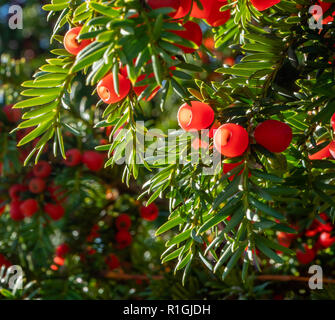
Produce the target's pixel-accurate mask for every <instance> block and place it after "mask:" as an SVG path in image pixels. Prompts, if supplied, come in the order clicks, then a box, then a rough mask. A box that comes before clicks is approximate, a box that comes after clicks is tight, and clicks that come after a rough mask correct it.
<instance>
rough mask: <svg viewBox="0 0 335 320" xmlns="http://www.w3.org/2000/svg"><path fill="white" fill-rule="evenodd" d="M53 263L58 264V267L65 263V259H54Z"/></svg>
mask: <svg viewBox="0 0 335 320" xmlns="http://www.w3.org/2000/svg"><path fill="white" fill-rule="evenodd" d="M54 263H55V264H58V265H59V266H63V265H64V263H65V259H64V258H63V257H55V258H54Z"/></svg>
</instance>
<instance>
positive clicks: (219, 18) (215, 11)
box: [205, 0, 230, 27]
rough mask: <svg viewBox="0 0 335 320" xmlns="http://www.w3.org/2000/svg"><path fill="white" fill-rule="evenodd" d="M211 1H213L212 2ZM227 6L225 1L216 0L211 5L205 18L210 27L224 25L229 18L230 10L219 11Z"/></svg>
mask: <svg viewBox="0 0 335 320" xmlns="http://www.w3.org/2000/svg"><path fill="white" fill-rule="evenodd" d="M212 1H213V0H212ZM226 4H227V1H225V0H224V1H223V0H216V1H214V3H213V6H212V8H211V11H210V13H209V15H208V16H207V17H206V18H205V19H206V21H207V23H208V24H209V25H210V26H212V27H219V26H222V25H224V24H225V23H226V22H227V21H228V20H229V18H230V10H226V11H220V8H221V7H223V6H224V5H226Z"/></svg>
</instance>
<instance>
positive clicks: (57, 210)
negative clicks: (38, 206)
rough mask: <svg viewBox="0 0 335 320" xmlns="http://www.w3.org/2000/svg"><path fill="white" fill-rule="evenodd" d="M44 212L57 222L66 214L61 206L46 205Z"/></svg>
mask: <svg viewBox="0 0 335 320" xmlns="http://www.w3.org/2000/svg"><path fill="white" fill-rule="evenodd" d="M44 211H45V212H46V213H47V214H48V215H49V217H50V218H51V219H52V220H55V221H57V220H59V219H61V218H62V217H63V216H64V214H65V210H64V208H63V207H62V206H61V205H60V204H53V203H46V204H45V205H44Z"/></svg>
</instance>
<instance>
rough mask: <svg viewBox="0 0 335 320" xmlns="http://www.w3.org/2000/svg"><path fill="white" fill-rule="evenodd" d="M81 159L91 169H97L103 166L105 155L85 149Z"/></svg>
mask: <svg viewBox="0 0 335 320" xmlns="http://www.w3.org/2000/svg"><path fill="white" fill-rule="evenodd" d="M82 161H83V163H84V164H85V166H86V167H87V168H88V169H90V170H91V171H99V170H100V169H102V167H103V166H104V162H105V156H104V155H103V154H101V153H99V152H95V151H85V152H84V154H83V158H82Z"/></svg>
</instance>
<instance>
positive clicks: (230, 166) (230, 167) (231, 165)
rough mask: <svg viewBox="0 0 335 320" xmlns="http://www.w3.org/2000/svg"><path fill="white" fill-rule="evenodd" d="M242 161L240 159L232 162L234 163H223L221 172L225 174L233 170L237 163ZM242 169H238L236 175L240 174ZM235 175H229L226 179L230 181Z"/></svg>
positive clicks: (239, 163)
mask: <svg viewBox="0 0 335 320" xmlns="http://www.w3.org/2000/svg"><path fill="white" fill-rule="evenodd" d="M243 162H244V160H241V161H240V162H234V163H224V164H223V173H224V174H226V173H228V172H229V171H231V170H233V169H234V168H236V167H238V166H239V165H241V164H242V163H243ZM243 170H244V169H242V170H241V171H240V173H239V174H238V175H241V174H242V172H243ZM234 177H235V175H232V176H230V177H229V178H228V179H229V180H230V181H233V180H234Z"/></svg>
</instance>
